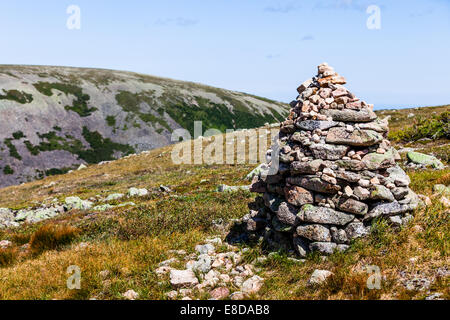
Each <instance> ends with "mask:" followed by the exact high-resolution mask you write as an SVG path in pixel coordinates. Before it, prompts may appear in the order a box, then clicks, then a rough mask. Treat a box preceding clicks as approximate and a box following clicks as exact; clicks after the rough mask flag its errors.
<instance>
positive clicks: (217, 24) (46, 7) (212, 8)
mask: <svg viewBox="0 0 450 320" xmlns="http://www.w3.org/2000/svg"><path fill="white" fill-rule="evenodd" d="M69 5H77V6H79V7H80V9H81V29H80V30H69V29H68V28H67V27H66V21H67V19H68V17H69V15H68V14H67V13H66V10H67V7H68V6H69ZM369 5H377V6H378V7H379V8H380V9H381V29H379V30H369V29H368V28H367V26H366V21H367V19H368V18H369V16H370V14H368V13H367V12H366V9H367V7H368V6H369ZM0 35H1V39H2V45H1V49H0V63H1V64H37V65H64V66H76V67H97V68H108V69H119V70H129V71H136V72H141V73H146V74H152V75H157V76H163V77H169V78H174V79H180V80H189V81H195V82H200V83H204V84H209V85H212V86H217V87H222V88H226V89H232V90H238V91H243V92H248V93H252V94H256V95H261V96H265V97H268V98H272V99H276V100H280V101H285V102H289V101H291V100H292V99H294V98H295V97H296V90H295V89H296V88H297V86H298V85H299V84H300V83H301V82H303V81H304V80H306V79H307V78H309V77H311V76H312V75H314V74H315V73H316V66H317V65H318V64H320V63H321V62H324V61H326V62H328V63H329V64H330V65H332V66H334V67H335V69H336V71H338V72H339V73H340V74H342V75H343V76H345V77H346V78H347V80H348V84H347V87H348V88H349V89H350V90H352V91H353V92H354V93H355V94H357V95H358V96H359V97H361V98H362V99H364V100H366V101H367V102H369V103H375V105H376V107H377V108H386V107H406V106H429V105H440V104H449V103H450V88H449V84H450V63H449V61H448V59H449V57H450V0H420V1H419V0H410V1H403V0H390V1H381V0H380V1H378V0H369V1H365V0H360V1H356V0H353V1H352V0H317V1H311V0H308V1H306V0H302V1H298V0H297V1H281V0H280V1H273V0H202V1H200V0H184V1H182V0H164V1H155V0H151V1H144V0H142V1H139V0H128V1H106V0H91V1H84V0H71V1H61V0H58V1H56V0H52V1H50V0H40V1H32V0H28V1H26V0H15V1H2V2H1V3H0Z"/></svg>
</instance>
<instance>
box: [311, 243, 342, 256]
mask: <svg viewBox="0 0 450 320" xmlns="http://www.w3.org/2000/svg"><path fill="white" fill-rule="evenodd" d="M336 248H337V244H336V243H334V242H313V243H311V244H310V245H309V250H311V251H313V252H314V251H318V252H320V253H323V254H333V252H334V251H335V250H336Z"/></svg>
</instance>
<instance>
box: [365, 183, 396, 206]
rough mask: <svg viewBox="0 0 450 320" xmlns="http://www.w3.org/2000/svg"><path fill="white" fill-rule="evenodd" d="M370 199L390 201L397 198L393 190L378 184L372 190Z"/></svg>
mask: <svg viewBox="0 0 450 320" xmlns="http://www.w3.org/2000/svg"><path fill="white" fill-rule="evenodd" d="M370 199H372V200H384V201H388V202H394V201H395V198H394V195H393V194H392V192H391V191H390V190H389V189H388V188H386V187H385V186H382V185H376V186H374V187H373V188H372V191H371V192H370Z"/></svg>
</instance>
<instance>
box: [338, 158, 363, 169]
mask: <svg viewBox="0 0 450 320" xmlns="http://www.w3.org/2000/svg"><path fill="white" fill-rule="evenodd" d="M336 164H337V165H338V166H339V167H340V168H343V169H346V170H349V171H363V170H365V169H367V167H366V165H365V163H364V162H362V161H359V160H338V161H336Z"/></svg>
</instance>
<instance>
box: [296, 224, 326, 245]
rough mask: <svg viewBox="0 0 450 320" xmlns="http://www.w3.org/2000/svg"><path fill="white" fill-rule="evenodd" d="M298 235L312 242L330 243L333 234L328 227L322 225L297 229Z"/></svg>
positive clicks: (311, 225)
mask: <svg viewBox="0 0 450 320" xmlns="http://www.w3.org/2000/svg"><path fill="white" fill-rule="evenodd" d="M297 234H298V235H299V236H301V237H303V238H306V239H308V240H311V241H319V242H330V241H331V233H330V230H329V229H328V228H327V227H324V226H322V225H320V224H310V225H303V226H298V227H297Z"/></svg>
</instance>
